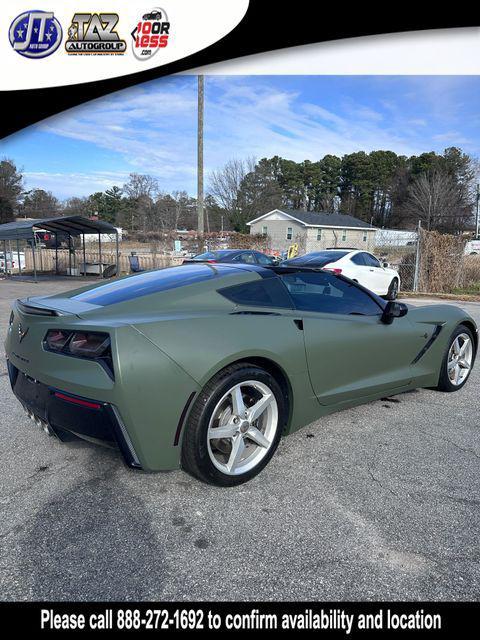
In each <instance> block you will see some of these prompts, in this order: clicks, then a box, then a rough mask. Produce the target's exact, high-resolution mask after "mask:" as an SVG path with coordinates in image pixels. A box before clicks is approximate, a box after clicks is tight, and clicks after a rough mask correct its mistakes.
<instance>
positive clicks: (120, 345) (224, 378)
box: [6, 264, 478, 486]
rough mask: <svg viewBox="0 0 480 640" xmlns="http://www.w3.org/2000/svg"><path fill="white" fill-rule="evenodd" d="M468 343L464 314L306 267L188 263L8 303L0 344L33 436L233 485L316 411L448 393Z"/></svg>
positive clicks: (456, 385)
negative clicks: (39, 430) (110, 450)
mask: <svg viewBox="0 0 480 640" xmlns="http://www.w3.org/2000/svg"><path fill="white" fill-rule="evenodd" d="M407 312H408V313H407ZM477 346H478V330H477V327H476V325H475V322H474V321H473V320H472V318H471V317H470V316H469V315H468V314H467V313H465V312H464V311H463V310H461V309H459V308H457V307H454V306H451V305H435V306H426V307H418V308H409V307H407V306H406V305H404V304H401V303H398V302H388V303H387V302H385V301H384V300H382V299H381V298H379V297H377V296H376V295H375V294H373V293H371V292H369V291H368V290H367V289H364V288H363V287H362V286H360V285H359V284H357V283H355V282H352V281H350V280H348V279H347V278H345V277H343V276H341V275H334V274H332V273H329V272H326V271H322V270H321V269H315V268H307V267H294V266H292V267H282V266H278V267H265V268H263V267H260V266H254V265H246V264H235V265H233V264H230V265H229V264H217V265H210V264H188V265H182V266H179V267H172V268H168V269H163V270H159V271H150V272H145V273H140V274H137V275H134V276H129V277H126V278H123V279H119V280H115V281H111V282H108V283H105V284H99V285H96V286H93V287H91V286H90V287H84V288H83V289H78V290H76V291H72V292H69V293H66V294H65V293H62V294H60V295H54V296H48V297H41V298H40V297H38V298H29V299H26V300H17V301H16V302H15V304H14V305H13V310H12V313H11V316H10V326H9V330H8V335H7V340H6V354H7V359H8V370H9V375H10V382H11V386H12V389H13V392H14V393H15V395H16V396H17V398H18V399H19V400H20V402H21V403H22V405H23V407H24V408H25V410H26V411H27V413H28V414H29V416H30V417H31V418H33V419H34V420H35V422H36V423H37V424H38V425H39V426H41V427H43V429H44V430H45V431H46V432H48V433H50V434H55V435H56V436H57V437H58V438H59V439H60V440H68V439H72V438H83V439H86V440H90V441H93V442H100V443H106V444H109V445H111V446H115V447H118V449H120V452H121V454H122V455H123V458H124V460H125V461H126V463H127V464H128V465H130V466H131V467H135V468H139V469H144V470H149V471H157V470H159V471H160V470H169V469H176V468H178V467H182V468H183V469H185V470H187V471H189V472H190V473H192V474H194V475H195V476H197V477H198V478H201V479H202V480H205V481H207V482H210V483H213V484H217V485H221V486H232V485H237V484H240V483H242V482H245V481H246V480H249V479H250V478H252V477H253V476H255V475H256V474H257V473H259V472H260V471H261V470H262V469H263V467H265V465H266V464H267V463H268V462H269V460H270V459H271V457H272V456H273V454H274V452H275V449H276V448H277V445H278V442H279V439H280V437H281V435H286V434H289V433H292V432H293V431H295V430H296V429H299V428H300V427H301V426H303V425H306V424H308V423H310V422H312V421H314V420H316V419H318V418H320V417H321V416H323V415H326V414H328V413H331V412H333V411H338V410H339V409H343V408H346V407H352V406H354V405H357V404H360V403H364V402H368V401H370V400H374V399H377V398H379V397H381V396H383V395H386V394H392V393H400V392H402V391H406V390H408V389H412V388H415V387H436V388H437V389H439V390H441V391H456V390H458V389H460V388H461V387H462V386H463V385H464V384H465V383H466V381H467V379H468V376H469V374H470V371H471V368H472V366H473V362H474V359H475V355H476V351H477Z"/></svg>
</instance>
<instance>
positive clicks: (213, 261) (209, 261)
mask: <svg viewBox="0 0 480 640" xmlns="http://www.w3.org/2000/svg"><path fill="white" fill-rule="evenodd" d="M206 262H208V263H209V264H214V263H216V262H217V261H216V260H206Z"/></svg>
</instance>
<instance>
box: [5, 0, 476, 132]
mask: <svg viewBox="0 0 480 640" xmlns="http://www.w3.org/2000/svg"><path fill="white" fill-rule="evenodd" d="M410 5H411V6H408V3H407V4H406V6H405V7H404V10H403V11H402V12H400V13H398V12H395V13H393V12H388V11H383V12H379V13H377V14H376V15H371V12H369V11H366V10H365V8H364V7H363V6H362V5H359V6H356V7H355V6H353V7H350V8H349V10H348V11H347V12H346V11H344V9H343V7H339V6H338V7H337V6H333V7H329V11H328V17H327V15H326V14H325V16H323V17H322V15H321V12H320V13H318V12H317V11H316V10H315V11H314V9H313V6H312V3H311V2H307V1H306V0H298V1H297V2H295V3H294V5H292V4H291V3H284V2H276V3H266V2H261V1H259V0H250V1H249V0H228V2H225V1H224V0H202V2H197V1H193V0H166V1H164V0H159V2H154V1H152V2H150V3H149V2H146V1H145V0H140V1H139V0H135V1H134V2H128V3H125V2H120V1H119V0H110V2H106V3H102V2H100V3H98V2H91V1H90V0H88V1H87V2H83V3H80V4H79V3H78V2H77V0H47V1H46V2H44V1H42V2H37V3H33V4H31V5H29V4H28V2H27V3H26V2H24V0H11V1H10V2H9V3H8V4H7V5H5V6H3V7H2V10H1V12H0V61H1V68H2V78H1V87H0V88H1V100H2V111H3V116H4V117H3V118H2V124H1V127H0V136H5V135H8V134H9V133H13V132H14V131H17V130H19V129H21V128H23V127H25V126H27V125H29V124H32V123H34V122H37V121H39V120H41V119H43V118H45V117H47V116H50V115H53V114H55V113H58V112H60V111H63V110H64V109H66V108H68V107H72V106H76V105H78V104H81V103H82V102H85V101H87V100H89V99H93V98H96V97H99V96H102V95H105V94H108V93H110V92H112V91H115V90H118V89H121V88H125V87H128V86H133V85H135V84H138V83H139V82H143V81H146V80H150V79H153V78H156V77H159V76H162V75H167V74H172V73H177V72H179V71H186V70H189V69H194V68H196V67H199V66H203V65H209V64H212V63H216V62H221V61H228V60H232V59H237V58H239V57H243V56H249V55H251V54H256V53H260V52H268V51H274V50H280V49H285V48H287V47H297V46H299V45H306V44H311V43H320V42H323V41H334V40H339V39H344V38H357V37H359V36H372V35H376V34H395V33H397V34H398V33H402V32H419V31H423V30H438V29H441V30H449V29H450V30H456V29H458V28H461V27H472V26H476V24H477V23H478V20H477V18H476V16H475V15H474V14H468V13H465V12H463V13H458V14H455V13H453V12H451V11H448V12H447V11H446V10H445V9H442V8H438V9H437V10H436V11H435V12H430V11H426V10H425V11H423V10H422V9H421V8H420V7H418V4H417V5H414V4H413V3H410ZM427 37H428V36H427ZM442 37H447V38H448V37H449V36H448V35H444V36H442ZM467 37H468V34H467ZM437 44H438V38H437ZM456 50H457V53H458V47H457V49H456ZM348 57H349V59H350V60H351V61H352V64H354V60H353V59H352V58H354V57H355V56H351V55H350V54H348ZM377 57H378V56H377ZM418 57H419V58H425V56H422V55H420V56H418ZM427 57H428V56H427ZM465 58H468V59H472V56H465ZM445 59H446V60H449V59H451V56H450V55H446V56H445ZM282 64H283V63H282ZM290 72H291V71H290ZM305 72H308V71H305ZM297 73H298V71H297Z"/></svg>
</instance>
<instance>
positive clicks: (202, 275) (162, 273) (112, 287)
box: [72, 264, 223, 306]
mask: <svg viewBox="0 0 480 640" xmlns="http://www.w3.org/2000/svg"><path fill="white" fill-rule="evenodd" d="M221 275H223V273H222V274H219V273H218V272H217V271H216V270H215V269H212V267H209V266H208V265H200V264H185V265H180V266H179V267H169V268H168V269H160V270H158V271H146V272H145V273H139V274H137V275H134V276H131V277H130V278H125V279H123V280H117V281H115V282H108V283H106V284H103V285H100V286H99V287H96V288H95V289H92V290H90V291H84V292H83V293H79V294H77V295H76V296H72V300H80V301H81V302H89V303H90V304H98V305H100V306H108V305H110V304H116V303H118V302H125V301H126V300H133V299H134V298H140V297H141V296H148V295H150V294H151V293H157V292H159V291H166V290H167V289H175V288H177V287H185V286H187V285H189V284H194V283H196V282H202V281H203V280H209V279H210V278H215V277H218V276H221Z"/></svg>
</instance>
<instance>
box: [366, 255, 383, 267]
mask: <svg viewBox="0 0 480 640" xmlns="http://www.w3.org/2000/svg"><path fill="white" fill-rule="evenodd" d="M363 255H364V256H365V262H366V263H367V266H368V267H381V266H382V265H381V264H380V262H379V261H378V260H377V259H376V258H375V256H372V255H371V254H370V253H364V254H363Z"/></svg>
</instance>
